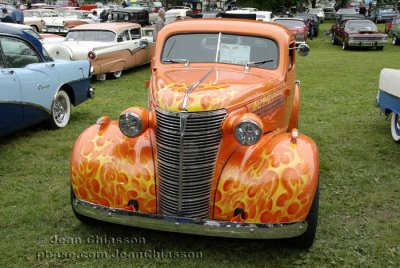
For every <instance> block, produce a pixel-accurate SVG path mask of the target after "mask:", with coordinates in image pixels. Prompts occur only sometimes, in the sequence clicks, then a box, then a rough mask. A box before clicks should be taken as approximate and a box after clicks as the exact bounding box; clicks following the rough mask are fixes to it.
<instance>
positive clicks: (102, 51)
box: [45, 22, 154, 80]
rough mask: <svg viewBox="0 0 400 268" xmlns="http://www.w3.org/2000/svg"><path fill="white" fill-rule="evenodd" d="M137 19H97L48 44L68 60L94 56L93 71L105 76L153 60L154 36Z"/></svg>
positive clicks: (53, 53)
mask: <svg viewBox="0 0 400 268" xmlns="http://www.w3.org/2000/svg"><path fill="white" fill-rule="evenodd" d="M146 29H147V32H146V33H145V30H144V29H143V28H141V26H140V25H139V24H136V23H128V22H126V23H94V24H85V25H81V26H77V27H75V28H73V29H71V30H70V31H69V32H68V34H67V36H66V37H65V40H64V42H62V43H57V44H49V45H45V46H46V49H47V51H48V52H49V54H50V56H51V57H53V58H54V59H64V60H73V61H74V60H84V59H85V60H90V62H91V65H92V67H93V68H94V70H93V74H94V75H98V79H99V80H105V78H106V77H105V75H106V74H108V75H109V76H111V77H112V78H119V77H120V76H121V75H122V71H123V70H126V69H129V68H133V67H135V66H139V65H143V64H147V63H149V62H150V61H151V55H152V53H153V50H154V42H153V36H151V35H150V34H149V32H148V31H149V30H151V31H153V32H154V29H153V28H150V27H149V28H146Z"/></svg>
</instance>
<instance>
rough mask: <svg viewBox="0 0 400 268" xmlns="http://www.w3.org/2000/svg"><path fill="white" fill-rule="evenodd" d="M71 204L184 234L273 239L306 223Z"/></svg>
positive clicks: (92, 214)
mask: <svg viewBox="0 0 400 268" xmlns="http://www.w3.org/2000/svg"><path fill="white" fill-rule="evenodd" d="M72 204H73V210H74V211H75V212H77V213H78V214H81V215H84V216H86V217H89V218H93V219H96V220H101V221H106V222H111V223H116V224H121V225H127V226H132V227H139V228H146V229H152V230H159V231H167V232H177V233H186V234H196V235H206V236H219V237H233V238H247V239H277V238H291V237H296V236H300V235H302V234H303V233H304V232H305V231H306V230H307V228H308V224H307V222H305V221H297V222H288V223H246V222H229V221H216V220H200V219H190V218H183V217H171V216H162V215H160V214H147V213H140V212H134V211H127V210H122V209H113V208H109V207H105V206H101V205H96V204H93V203H89V202H86V201H83V200H80V199H77V198H75V199H73V200H72Z"/></svg>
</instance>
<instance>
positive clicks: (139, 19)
mask: <svg viewBox="0 0 400 268" xmlns="http://www.w3.org/2000/svg"><path fill="white" fill-rule="evenodd" d="M111 21H113V22H134V23H139V24H140V25H141V26H146V25H149V24H150V17H149V11H148V10H147V9H143V8H121V9H115V10H113V11H111Z"/></svg>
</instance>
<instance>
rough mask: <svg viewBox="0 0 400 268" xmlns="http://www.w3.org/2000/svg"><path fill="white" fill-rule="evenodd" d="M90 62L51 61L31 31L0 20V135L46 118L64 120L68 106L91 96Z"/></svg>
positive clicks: (57, 125)
mask: <svg viewBox="0 0 400 268" xmlns="http://www.w3.org/2000/svg"><path fill="white" fill-rule="evenodd" d="M90 69H91V66H90V63H89V61H87V60H82V61H54V60H53V59H52V58H51V57H50V56H49V55H48V54H47V52H46V50H45V49H44V48H43V46H42V44H41V42H40V41H39V40H38V39H36V38H35V37H33V36H32V35H30V34H28V33H26V32H24V31H22V30H21V29H17V28H15V27H11V26H9V25H7V24H5V23H1V24H0V136H3V135H6V134H8V133H11V132H13V131H16V130H19V129H21V128H24V127H27V126H29V125H33V124H35V123H39V122H41V121H44V120H48V121H49V124H50V126H51V127H53V128H62V127H65V126H66V125H67V124H68V121H69V119H70V115H71V106H72V105H78V104H80V103H82V102H84V101H85V100H87V99H88V98H91V97H92V96H93V93H94V92H93V89H92V88H91V86H90V76H91V73H90Z"/></svg>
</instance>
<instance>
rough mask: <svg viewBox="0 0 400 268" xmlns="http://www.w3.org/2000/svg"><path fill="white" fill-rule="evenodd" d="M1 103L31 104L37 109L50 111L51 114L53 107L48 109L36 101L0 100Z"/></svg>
mask: <svg viewBox="0 0 400 268" xmlns="http://www.w3.org/2000/svg"><path fill="white" fill-rule="evenodd" d="M1 104H15V105H23V106H29V107H33V108H35V109H38V110H41V111H44V112H46V113H48V114H49V115H51V109H47V108H46V107H43V106H41V105H39V104H36V103H32V102H25V101H5V100H2V101H0V105H1Z"/></svg>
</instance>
